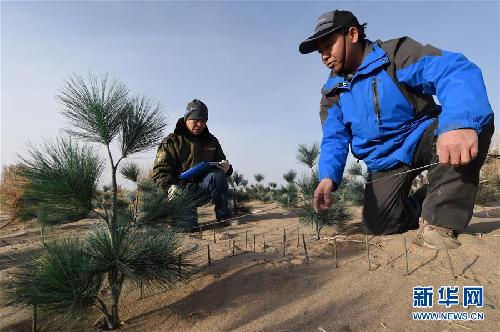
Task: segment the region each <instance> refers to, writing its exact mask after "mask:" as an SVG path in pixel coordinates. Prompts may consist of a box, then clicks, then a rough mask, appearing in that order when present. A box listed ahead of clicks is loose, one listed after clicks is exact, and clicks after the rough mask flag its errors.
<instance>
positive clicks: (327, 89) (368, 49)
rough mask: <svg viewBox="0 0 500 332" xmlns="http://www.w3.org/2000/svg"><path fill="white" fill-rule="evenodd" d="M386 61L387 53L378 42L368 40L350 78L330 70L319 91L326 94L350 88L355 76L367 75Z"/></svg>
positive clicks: (387, 58) (387, 60)
mask: <svg viewBox="0 0 500 332" xmlns="http://www.w3.org/2000/svg"><path fill="white" fill-rule="evenodd" d="M388 62H389V57H388V56H387V53H385V51H384V50H382V48H381V47H380V46H379V45H378V43H377V42H375V43H374V42H371V41H368V42H367V43H366V46H365V51H364V56H363V62H361V65H360V66H359V68H358V70H356V72H355V73H354V75H353V76H352V78H351V79H350V80H347V78H346V77H344V76H343V75H337V74H335V73H333V71H332V72H331V73H330V76H329V77H328V80H327V81H326V83H325V84H324V85H323V88H322V89H321V92H322V93H323V94H325V95H327V94H329V93H332V92H333V91H335V90H338V89H350V88H351V82H353V81H354V80H355V78H356V77H357V76H359V75H367V74H369V73H370V72H372V71H374V70H375V69H377V68H379V67H381V66H384V65H385V64H386V63H388Z"/></svg>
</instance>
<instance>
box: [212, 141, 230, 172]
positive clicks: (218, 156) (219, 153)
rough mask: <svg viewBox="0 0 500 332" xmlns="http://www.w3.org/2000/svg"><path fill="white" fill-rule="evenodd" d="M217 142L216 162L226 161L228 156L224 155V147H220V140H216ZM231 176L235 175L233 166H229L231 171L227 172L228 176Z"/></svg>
mask: <svg viewBox="0 0 500 332" xmlns="http://www.w3.org/2000/svg"><path fill="white" fill-rule="evenodd" d="M215 142H216V145H217V147H216V150H215V157H214V161H222V160H226V155H225V154H224V151H222V146H221V145H220V143H219V140H218V139H215ZM231 174H233V165H231V164H230V165H229V169H228V170H227V172H226V176H228V177H229V176H231Z"/></svg>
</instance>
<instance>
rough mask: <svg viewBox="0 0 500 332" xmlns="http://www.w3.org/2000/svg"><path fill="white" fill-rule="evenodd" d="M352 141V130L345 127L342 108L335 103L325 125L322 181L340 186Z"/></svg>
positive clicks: (319, 168)
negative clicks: (325, 180) (327, 180)
mask: <svg viewBox="0 0 500 332" xmlns="http://www.w3.org/2000/svg"><path fill="white" fill-rule="evenodd" d="M350 141H351V134H350V130H349V129H348V128H346V126H345V125H344V121H343V116H342V111H341V109H340V106H339V104H338V103H334V104H333V105H332V106H331V107H330V109H329V110H328V115H327V117H326V120H325V122H324V124H323V139H322V141H321V151H320V156H319V163H318V177H319V180H320V181H321V180H323V179H327V178H329V179H332V180H333V181H334V182H335V184H336V186H337V187H338V186H340V183H341V182H342V174H343V173H344V168H345V163H346V159H347V154H348V153H349V142H350Z"/></svg>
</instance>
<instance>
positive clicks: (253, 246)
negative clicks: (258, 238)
mask: <svg viewBox="0 0 500 332" xmlns="http://www.w3.org/2000/svg"><path fill="white" fill-rule="evenodd" d="M253 252H255V234H254V235H253Z"/></svg>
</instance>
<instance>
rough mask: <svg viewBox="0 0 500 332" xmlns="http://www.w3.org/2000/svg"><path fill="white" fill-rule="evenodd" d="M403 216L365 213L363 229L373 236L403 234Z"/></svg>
mask: <svg viewBox="0 0 500 332" xmlns="http://www.w3.org/2000/svg"><path fill="white" fill-rule="evenodd" d="M401 224H402V217H401V215H399V216H397V215H391V214H389V215H384V214H381V213H375V214H374V213H373V212H371V213H369V212H367V213H365V212H364V211H363V228H364V230H365V232H366V233H368V234H373V235H388V234H397V233H400V232H401Z"/></svg>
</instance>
